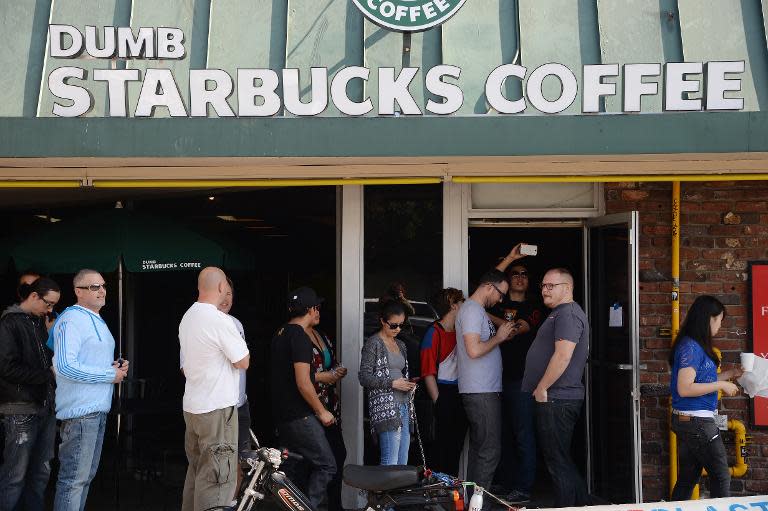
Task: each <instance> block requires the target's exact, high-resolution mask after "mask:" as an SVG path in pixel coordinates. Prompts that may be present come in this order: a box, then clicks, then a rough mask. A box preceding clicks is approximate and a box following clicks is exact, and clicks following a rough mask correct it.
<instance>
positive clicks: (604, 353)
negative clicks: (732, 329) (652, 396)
mask: <svg viewBox="0 0 768 511" xmlns="http://www.w3.org/2000/svg"><path fill="white" fill-rule="evenodd" d="M585 238H586V240H585V241H586V256H587V257H586V262H585V266H586V272H585V274H586V276H587V278H586V286H585V287H586V289H587V294H588V300H587V303H588V315H589V322H590V328H591V339H590V343H591V345H590V356H589V363H588V368H587V375H586V381H587V403H586V406H587V434H588V437H589V443H588V445H589V451H588V464H589V484H590V492H591V493H592V494H593V495H595V496H597V497H599V498H600V499H604V500H606V501H608V502H611V503H614V504H624V503H629V502H642V462H641V456H640V375H639V371H640V350H639V313H638V296H639V288H638V213H637V212H629V213H620V214H615V215H608V216H603V217H599V218H595V219H591V220H588V221H587V222H586V231H585Z"/></svg>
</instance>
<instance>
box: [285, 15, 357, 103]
mask: <svg viewBox="0 0 768 511" xmlns="http://www.w3.org/2000/svg"><path fill="white" fill-rule="evenodd" d="M286 48H287V56H286V67H289V68H297V69H299V70H300V74H301V78H300V84H301V92H302V94H301V96H302V100H303V101H308V100H309V97H310V92H311V90H310V74H309V70H310V68H311V67H324V68H327V69H328V80H329V81H330V80H332V79H333V76H335V75H336V73H337V72H338V71H339V69H341V68H343V67H346V66H360V65H362V63H363V18H362V14H361V13H360V11H359V10H358V9H357V7H355V6H354V4H353V3H352V2H351V1H348V0H319V1H318V0H288V34H287V44H286ZM348 91H349V96H350V98H351V99H361V98H362V84H360V80H352V81H351V82H350V84H349V88H348ZM322 115H324V116H328V115H339V111H338V110H337V109H336V108H335V107H334V106H333V105H332V104H331V102H330V98H329V104H328V108H326V110H325V112H323V114H322Z"/></svg>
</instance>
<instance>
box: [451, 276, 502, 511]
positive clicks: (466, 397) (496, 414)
mask: <svg viewBox="0 0 768 511" xmlns="http://www.w3.org/2000/svg"><path fill="white" fill-rule="evenodd" d="M508 289H509V284H508V283H507V279H506V277H505V276H504V274H503V273H502V272H500V271H499V270H491V271H489V272H487V273H485V274H483V275H482V276H481V277H480V280H479V283H478V286H477V289H476V290H475V292H474V293H472V295H471V296H470V297H469V299H467V300H466V301H465V302H464V303H463V304H462V306H461V308H460V309H459V313H458V315H457V316H456V354H457V356H458V359H457V360H458V368H459V394H461V402H462V404H463V405H464V410H465V411H466V413H467V420H468V421H469V459H468V465H467V479H468V480H469V481H473V482H475V483H477V484H478V485H479V486H482V487H483V488H490V485H491V481H492V479H493V474H494V472H495V471H496V466H497V465H498V463H499V459H500V457H501V397H500V396H501V390H502V386H501V353H500V351H499V345H500V344H501V343H503V342H504V341H506V340H507V339H509V338H510V336H511V335H512V331H513V323H511V322H504V323H503V324H502V325H500V326H499V327H498V329H497V328H496V327H495V326H494V325H493V323H491V320H490V319H489V318H488V316H487V314H486V312H485V311H486V309H488V308H491V307H493V306H495V305H497V304H498V303H500V302H501V301H502V300H503V299H504V297H505V296H506V294H507V291H508ZM486 502H487V503H488V505H490V500H488V501H486Z"/></svg>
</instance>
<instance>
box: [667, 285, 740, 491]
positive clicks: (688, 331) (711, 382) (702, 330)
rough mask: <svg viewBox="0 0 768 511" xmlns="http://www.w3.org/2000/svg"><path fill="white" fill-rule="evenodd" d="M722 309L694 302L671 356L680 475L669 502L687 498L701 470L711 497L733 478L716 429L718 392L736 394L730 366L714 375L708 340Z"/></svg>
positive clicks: (711, 301)
mask: <svg viewBox="0 0 768 511" xmlns="http://www.w3.org/2000/svg"><path fill="white" fill-rule="evenodd" d="M724 315H725V307H724V306H723V304H722V303H721V302H720V301H719V300H718V299H717V298H715V297H713V296H706V295H705V296H700V297H698V298H696V300H695V301H694V302H693V305H691V308H690V309H688V314H687V315H686V316H685V321H683V325H682V326H681V327H680V333H679V334H678V335H677V338H676V339H675V344H674V347H673V349H672V354H671V355H670V364H671V365H672V381H671V383H670V387H671V388H670V390H671V391H672V431H674V432H675V433H676V434H677V452H678V462H679V467H680V468H679V471H678V478H677V484H675V489H674V490H673V491H672V500H688V499H690V498H691V494H692V492H693V487H694V486H696V485H697V484H698V483H699V478H700V476H701V469H702V468H706V469H707V473H708V474H709V492H710V497H711V498H719V497H729V496H730V483H731V476H730V473H729V471H728V460H727V458H726V454H725V447H724V446H723V439H722V437H721V436H720V430H719V429H718V427H717V425H715V418H714V417H715V413H716V410H717V392H718V391H723V393H724V394H726V395H728V396H734V395H736V393H737V392H738V387H736V385H735V384H733V383H732V382H730V381H729V380H730V379H731V378H736V377H739V376H741V373H742V371H741V369H739V368H734V369H729V370H727V371H722V372H720V374H718V373H717V368H718V366H719V365H720V360H719V358H718V357H717V356H716V355H715V354H714V352H713V351H712V337H713V336H715V335H716V334H717V332H718V331H719V330H720V325H721V324H722V322H723V316H724Z"/></svg>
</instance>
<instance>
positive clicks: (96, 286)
mask: <svg viewBox="0 0 768 511" xmlns="http://www.w3.org/2000/svg"><path fill="white" fill-rule="evenodd" d="M75 287H76V288H77V289H87V290H88V291H94V292H96V291H98V290H99V289H102V288H103V289H104V291H106V290H107V285H106V284H91V285H88V286H75Z"/></svg>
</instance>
